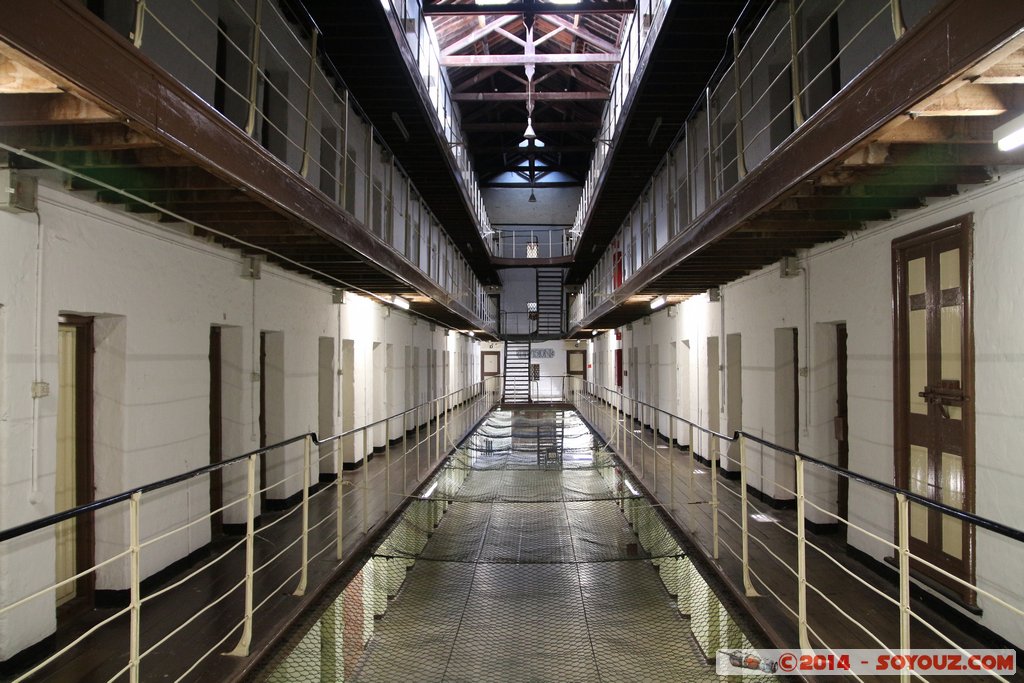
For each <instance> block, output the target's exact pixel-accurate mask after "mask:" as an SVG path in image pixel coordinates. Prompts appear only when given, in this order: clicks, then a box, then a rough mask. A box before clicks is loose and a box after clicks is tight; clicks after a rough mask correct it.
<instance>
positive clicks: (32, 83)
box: [0, 52, 61, 94]
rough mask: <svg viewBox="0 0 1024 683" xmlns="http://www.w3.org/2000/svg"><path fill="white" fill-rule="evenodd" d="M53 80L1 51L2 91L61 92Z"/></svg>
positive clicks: (0, 77) (0, 87) (0, 73)
mask: <svg viewBox="0 0 1024 683" xmlns="http://www.w3.org/2000/svg"><path fill="white" fill-rule="evenodd" d="M59 92H61V89H60V88H59V87H58V86H57V84H56V83H54V82H53V81H51V80H49V79H47V78H44V77H42V76H40V75H39V74H38V73H36V72H35V71H33V70H32V69H30V68H29V67H27V66H25V65H24V64H22V63H21V62H18V61H15V60H13V59H11V58H10V56H8V55H6V54H3V53H2V52H0V93H20V94H24V93H59Z"/></svg>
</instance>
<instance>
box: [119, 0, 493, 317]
mask: <svg viewBox="0 0 1024 683" xmlns="http://www.w3.org/2000/svg"><path fill="white" fill-rule="evenodd" d="M134 5H135V11H134V15H133V16H132V15H125V14H123V13H119V12H118V11H117V10H107V11H106V14H105V20H106V21H107V22H108V23H109V24H111V26H113V27H114V28H115V29H118V30H119V31H121V32H123V33H125V34H127V35H129V36H130V37H131V38H132V39H133V40H134V43H135V45H136V47H138V48H139V49H140V50H141V51H142V52H143V53H144V54H145V55H146V56H147V57H149V58H151V59H153V60H154V61H155V62H156V63H157V64H158V65H160V66H161V67H162V68H164V69H165V70H166V71H167V72H168V73H169V74H170V75H171V76H173V77H174V78H176V79H178V80H179V81H180V82H181V83H183V84H184V85H186V86H187V87H188V88H189V89H190V90H192V91H193V92H195V93H196V94H198V95H199V96H200V97H202V98H203V99H204V100H206V102H207V103H209V104H210V105H211V106H212V107H214V108H215V109H217V110H218V111H219V112H220V113H221V114H222V115H223V116H224V117H225V118H226V119H227V120H228V121H230V122H231V123H233V124H234V125H236V126H237V127H238V128H240V129H242V130H244V131H245V132H246V134H248V135H249V136H251V137H253V138H254V139H256V140H257V141H258V142H259V143H260V144H261V145H262V146H264V147H265V148H267V149H268V150H269V151H270V152H271V153H272V154H274V155H275V156H276V157H277V158H278V159H280V160H281V162H283V163H284V164H286V165H287V166H288V167H289V168H291V169H292V171H294V172H295V173H298V174H300V175H302V176H303V177H305V178H306V180H307V182H308V183H309V185H311V186H312V187H313V188H316V189H317V190H319V191H320V192H322V193H324V194H325V195H327V197H329V198H330V199H331V200H332V201H334V202H336V203H337V204H338V205H339V206H341V207H342V208H343V209H345V210H346V211H348V212H349V213H350V214H352V215H353V216H354V217H355V218H356V219H357V220H358V221H360V222H361V223H362V224H363V225H364V226H365V227H366V229H367V230H368V231H370V232H371V233H372V234H373V235H375V236H376V237H377V238H378V239H379V240H380V242H381V244H382V247H387V248H390V249H392V250H394V251H395V252H397V253H399V254H401V255H402V256H403V258H404V259H405V260H406V261H408V262H409V263H410V264H411V265H412V266H414V267H415V268H417V269H419V270H420V271H421V272H422V273H423V274H425V275H426V276H427V277H428V278H429V279H430V280H432V281H433V282H434V283H436V284H437V285H439V286H440V287H442V288H444V289H445V290H446V291H449V292H454V293H456V296H455V297H453V298H454V299H455V300H457V301H458V302H459V303H460V304H462V305H464V306H465V307H466V308H468V309H470V310H472V311H473V312H474V313H475V314H476V315H477V316H478V317H479V318H481V319H483V320H493V319H494V313H493V311H492V310H490V309H491V302H490V300H489V298H488V297H487V295H486V293H485V292H484V289H483V286H482V285H481V284H480V282H479V281H478V280H477V278H476V276H475V274H474V273H473V271H472V269H471V268H470V267H469V265H468V263H467V262H466V260H465V258H464V257H463V256H462V254H461V252H460V251H459V249H458V248H456V246H455V244H454V243H453V241H452V240H451V239H450V238H449V237H448V235H447V233H446V232H445V230H444V227H443V226H442V225H441V224H440V222H439V221H438V220H437V218H436V217H435V216H434V215H433V213H432V212H431V210H430V207H428V206H427V205H426V203H425V202H424V201H423V200H422V199H421V196H420V194H419V192H418V191H417V190H416V187H415V186H414V185H413V184H412V182H411V181H410V180H409V177H408V174H407V173H406V172H405V171H404V170H403V169H402V167H401V164H399V162H398V161H397V160H396V159H395V156H394V154H393V153H392V152H391V150H389V149H388V147H387V145H386V144H385V143H384V141H383V139H382V138H381V137H380V136H379V135H378V134H377V132H376V129H375V128H374V125H373V123H372V122H371V121H369V119H368V117H367V116H366V115H365V113H363V111H362V109H361V108H360V107H359V104H358V102H356V100H355V98H354V97H352V95H351V94H350V92H349V90H348V88H347V87H346V86H345V84H344V81H343V80H342V78H341V77H340V75H339V72H338V70H337V69H336V68H335V66H334V65H333V64H332V63H331V61H330V59H329V58H328V57H327V55H326V54H325V53H324V52H323V50H322V48H321V43H322V40H321V34H320V32H319V29H318V28H317V27H316V24H315V23H314V22H313V21H312V19H311V18H310V15H309V14H308V12H307V11H306V10H305V9H304V8H303V7H302V6H301V4H300V3H299V2H298V0H289V1H288V2H285V3H279V2H271V1H268V0H251V1H250V2H242V1H241V0H228V1H227V2H222V3H220V5H219V6H218V5H217V4H216V3H214V4H213V6H212V7H211V6H210V5H209V3H201V2H199V1H198V0H188V1H187V2H176V1H172V0H143V1H140V2H137V3H134ZM286 10H287V13H286ZM424 45H426V43H424ZM446 101H447V102H448V104H447V105H446V107H445V108H443V112H442V113H441V114H439V115H440V116H441V120H442V121H444V122H446V123H445V130H446V135H447V136H448V137H450V138H451V140H449V142H450V143H451V148H450V149H451V150H452V152H451V153H452V154H453V155H454V156H455V159H456V161H457V165H458V168H459V170H460V173H461V175H462V180H463V183H464V186H465V188H466V191H467V193H468V195H469V205H470V206H471V212H472V214H473V216H474V218H475V220H476V222H477V224H478V229H479V230H480V231H481V233H485V232H488V231H489V223H488V220H487V215H486V210H485V208H484V204H483V200H482V197H481V195H480V192H479V189H478V188H477V184H476V179H475V176H474V174H473V172H472V169H471V168H470V166H469V159H468V156H467V155H466V153H465V147H464V146H462V147H459V146H457V145H455V141H456V140H457V137H456V136H457V134H458V133H459V131H460V128H459V126H458V120H457V110H456V109H455V108H454V107H452V106H451V102H450V98H448V100H446ZM439 111H441V110H439Z"/></svg>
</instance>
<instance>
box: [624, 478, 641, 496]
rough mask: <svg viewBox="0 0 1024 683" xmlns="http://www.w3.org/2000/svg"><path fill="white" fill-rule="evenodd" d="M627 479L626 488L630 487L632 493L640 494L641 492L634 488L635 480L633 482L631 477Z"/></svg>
mask: <svg viewBox="0 0 1024 683" xmlns="http://www.w3.org/2000/svg"><path fill="white" fill-rule="evenodd" d="M625 481H626V488H627V489H629V491H630V493H632V494H633V495H634V496H639V495H640V492H639V491H637V490H636V489H635V488H633V482H631V481H630V480H629V479H626V480H625Z"/></svg>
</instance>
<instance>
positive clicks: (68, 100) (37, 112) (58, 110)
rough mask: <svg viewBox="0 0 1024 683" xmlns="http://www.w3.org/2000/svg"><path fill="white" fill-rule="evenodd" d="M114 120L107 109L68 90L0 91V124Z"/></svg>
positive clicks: (105, 121) (23, 124)
mask: <svg viewBox="0 0 1024 683" xmlns="http://www.w3.org/2000/svg"><path fill="white" fill-rule="evenodd" d="M116 120H117V119H116V118H115V117H114V115H113V114H111V113H110V112H108V111H106V110H104V109H101V108H100V107H98V106H96V105H95V104H93V103H92V102H87V101H86V100H83V99H80V98H78V97H75V96H74V95H70V94H68V93H58V94H29V95H0V126H36V125H52V124H62V123H109V122H111V121H116Z"/></svg>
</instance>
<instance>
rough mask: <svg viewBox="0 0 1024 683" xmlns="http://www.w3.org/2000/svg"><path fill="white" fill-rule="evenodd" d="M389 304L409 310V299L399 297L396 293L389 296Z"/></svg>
mask: <svg viewBox="0 0 1024 683" xmlns="http://www.w3.org/2000/svg"><path fill="white" fill-rule="evenodd" d="M391 304H392V305H393V306H397V307H398V308H401V309H402V310H403V311H408V310H409V300H408V299H406V298H404V297H400V296H398V295H397V294H395V295H393V296H392V297H391Z"/></svg>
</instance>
